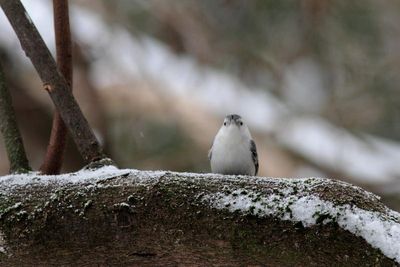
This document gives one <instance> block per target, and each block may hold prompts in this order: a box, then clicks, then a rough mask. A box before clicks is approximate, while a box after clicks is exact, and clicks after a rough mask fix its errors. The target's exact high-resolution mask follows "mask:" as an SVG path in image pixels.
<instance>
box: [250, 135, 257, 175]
mask: <svg viewBox="0 0 400 267" xmlns="http://www.w3.org/2000/svg"><path fill="white" fill-rule="evenodd" d="M250 152H251V157H252V159H253V163H254V167H255V168H256V172H255V173H254V175H257V172H258V155H257V148H256V143H254V141H253V140H250Z"/></svg>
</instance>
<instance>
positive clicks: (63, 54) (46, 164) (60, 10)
mask: <svg viewBox="0 0 400 267" xmlns="http://www.w3.org/2000/svg"><path fill="white" fill-rule="evenodd" d="M53 10H54V32H55V38H56V52H57V65H58V69H59V71H60V72H61V74H62V75H64V78H65V79H66V81H67V83H68V85H69V86H70V89H71V90H72V42H71V31H70V26H69V10H68V0H53ZM66 140H67V127H66V126H65V124H64V122H63V120H62V118H61V116H60V113H59V112H58V111H55V113H54V118H53V126H52V129H51V134H50V140H49V144H48V146H47V152H46V155H45V158H44V161H43V164H42V166H41V167H40V170H41V171H42V172H43V173H45V174H59V173H60V170H61V166H62V163H63V158H64V150H65V144H66Z"/></svg>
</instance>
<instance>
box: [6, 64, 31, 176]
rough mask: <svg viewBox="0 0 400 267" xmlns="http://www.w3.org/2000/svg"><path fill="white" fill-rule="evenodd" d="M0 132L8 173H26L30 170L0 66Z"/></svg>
mask: <svg viewBox="0 0 400 267" xmlns="http://www.w3.org/2000/svg"><path fill="white" fill-rule="evenodd" d="M0 130H1V133H2V134H3V138H4V143H5V146H6V150H7V155H8V159H9V161H10V172H11V173H15V172H27V171H29V170H30V167H29V162H28V159H27V157H26V153H25V148H24V144H23V142H22V137H21V134H20V132H19V129H18V125H17V118H16V116H15V112H14V109H13V106H12V99H11V94H10V92H9V91H8V87H7V85H6V81H5V75H4V72H3V68H2V66H1V64H0Z"/></svg>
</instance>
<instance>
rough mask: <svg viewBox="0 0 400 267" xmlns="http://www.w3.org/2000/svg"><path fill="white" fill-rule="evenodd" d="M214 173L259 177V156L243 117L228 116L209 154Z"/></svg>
mask: <svg viewBox="0 0 400 267" xmlns="http://www.w3.org/2000/svg"><path fill="white" fill-rule="evenodd" d="M208 158H209V159H210V162H211V171H212V172H213V173H222V174H234V175H239V174H241V175H257V172H258V156H257V149H256V144H255V143H254V141H253V139H252V137H251V134H250V131H249V128H248V127H247V125H246V124H245V123H244V122H243V120H242V117H240V116H239V115H236V114H232V115H227V116H226V117H225V119H224V123H223V125H222V126H221V128H220V129H219V131H218V133H217V135H216V136H215V138H214V141H213V144H212V147H211V149H210V151H209V153H208Z"/></svg>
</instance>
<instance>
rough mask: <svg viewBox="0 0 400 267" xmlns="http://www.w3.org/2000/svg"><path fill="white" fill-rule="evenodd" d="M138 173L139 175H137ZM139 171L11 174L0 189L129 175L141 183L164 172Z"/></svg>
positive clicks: (106, 169)
mask: <svg viewBox="0 0 400 267" xmlns="http://www.w3.org/2000/svg"><path fill="white" fill-rule="evenodd" d="M139 172H140V175H137V173H139ZM148 173H149V172H145V171H139V170H134V169H118V168H117V167H115V166H104V167H102V168H99V169H95V170H92V169H83V170H80V171H77V172H74V173H67V174H61V175H39V174H38V173H37V172H31V173H27V174H12V175H6V176H2V177H0V188H1V190H3V191H4V190H6V189H8V188H10V187H11V188H12V187H16V186H25V185H32V184H39V183H40V184H52V183H53V184H67V183H95V182H100V181H102V180H107V179H108V178H113V177H118V176H126V175H129V174H132V175H133V174H135V177H138V179H139V180H141V181H148V180H151V179H149V178H154V179H156V178H157V177H160V176H161V175H163V174H165V171H155V172H151V175H148Z"/></svg>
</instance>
